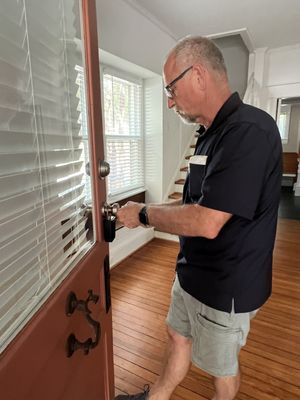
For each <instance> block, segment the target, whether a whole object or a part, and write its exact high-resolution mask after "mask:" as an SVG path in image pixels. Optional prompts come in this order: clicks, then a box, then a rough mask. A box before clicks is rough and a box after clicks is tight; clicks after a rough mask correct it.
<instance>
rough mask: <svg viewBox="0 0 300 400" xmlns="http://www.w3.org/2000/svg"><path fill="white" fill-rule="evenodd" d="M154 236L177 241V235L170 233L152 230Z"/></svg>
mask: <svg viewBox="0 0 300 400" xmlns="http://www.w3.org/2000/svg"><path fill="white" fill-rule="evenodd" d="M154 237H156V238H159V239H165V240H172V241H173V242H179V239H178V236H177V235H171V234H170V233H165V232H160V231H154Z"/></svg>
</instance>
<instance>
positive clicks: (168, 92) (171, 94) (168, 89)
mask: <svg viewBox="0 0 300 400" xmlns="http://www.w3.org/2000/svg"><path fill="white" fill-rule="evenodd" d="M192 68H193V65H191V66H189V67H188V68H186V69H185V70H184V71H182V72H181V74H179V75H178V76H177V77H176V78H175V79H173V80H172V82H170V83H169V84H168V85H167V86H165V93H166V96H167V97H168V98H169V99H172V98H173V97H174V92H173V91H172V86H174V85H175V83H176V82H178V81H179V80H180V79H181V78H183V77H184V75H185V74H186V73H187V72H188V71H189V70H191V69H192Z"/></svg>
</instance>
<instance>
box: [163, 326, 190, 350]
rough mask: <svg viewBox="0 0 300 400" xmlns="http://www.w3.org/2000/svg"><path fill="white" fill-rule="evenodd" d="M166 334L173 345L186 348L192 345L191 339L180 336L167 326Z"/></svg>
mask: <svg viewBox="0 0 300 400" xmlns="http://www.w3.org/2000/svg"><path fill="white" fill-rule="evenodd" d="M167 333H168V336H169V340H170V341H171V342H172V343H174V344H178V345H180V346H186V347H190V346H191V345H192V339H191V338H188V337H185V336H182V335H180V334H179V333H178V332H176V331H175V330H174V329H173V328H171V326H169V325H167Z"/></svg>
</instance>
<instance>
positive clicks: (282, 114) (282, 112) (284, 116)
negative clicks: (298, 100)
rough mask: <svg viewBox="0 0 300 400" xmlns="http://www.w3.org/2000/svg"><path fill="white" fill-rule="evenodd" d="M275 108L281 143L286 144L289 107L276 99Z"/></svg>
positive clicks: (288, 127)
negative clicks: (276, 104)
mask: <svg viewBox="0 0 300 400" xmlns="http://www.w3.org/2000/svg"><path fill="white" fill-rule="evenodd" d="M277 107H278V108H277V109H278V112H277V125H278V129H279V132H280V136H281V140H282V143H287V142H288V136H289V129H290V117H291V105H290V104H283V103H282V102H281V99H278V106H277Z"/></svg>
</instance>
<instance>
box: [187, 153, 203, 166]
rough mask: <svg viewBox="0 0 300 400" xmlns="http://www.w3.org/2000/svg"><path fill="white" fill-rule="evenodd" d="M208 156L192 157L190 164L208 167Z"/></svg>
mask: <svg viewBox="0 0 300 400" xmlns="http://www.w3.org/2000/svg"><path fill="white" fill-rule="evenodd" d="M206 161H207V156H201V155H196V156H192V157H191V158H190V160H189V164H197V165H206Z"/></svg>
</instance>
